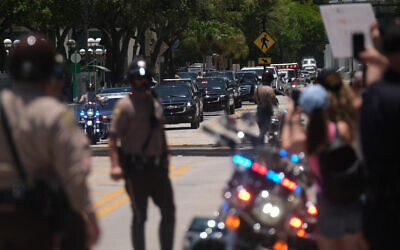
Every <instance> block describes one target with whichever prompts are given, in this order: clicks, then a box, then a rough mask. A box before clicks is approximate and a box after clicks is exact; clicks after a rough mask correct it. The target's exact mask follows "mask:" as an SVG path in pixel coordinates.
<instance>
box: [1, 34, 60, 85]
mask: <svg viewBox="0 0 400 250" xmlns="http://www.w3.org/2000/svg"><path fill="white" fill-rule="evenodd" d="M19 41H20V42H19V43H17V44H15V45H14V46H13V48H12V49H11V53H10V61H9V68H10V73H11V75H12V76H13V77H14V79H15V80H17V81H27V82H38V81H42V80H49V79H50V78H53V77H54V78H58V77H59V75H60V73H61V71H63V70H64V68H63V63H62V61H63V60H62V59H61V60H60V59H59V56H57V57H56V54H55V51H54V48H53V46H52V45H51V44H50V43H49V41H48V40H47V39H46V38H45V37H44V36H42V35H39V34H34V33H30V34H28V35H25V36H23V37H22V38H21V39H19ZM57 61H59V62H57Z"/></svg>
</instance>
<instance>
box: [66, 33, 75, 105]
mask: <svg viewBox="0 0 400 250" xmlns="http://www.w3.org/2000/svg"><path fill="white" fill-rule="evenodd" d="M67 46H68V52H69V53H68V56H69V58H68V59H69V60H71V59H72V58H71V56H72V54H74V59H73V60H71V61H72V62H73V63H74V72H73V74H72V79H73V85H72V99H74V98H76V97H77V95H78V83H77V81H76V71H77V67H76V66H77V65H76V64H77V62H78V59H77V53H76V52H75V53H72V51H73V50H74V49H75V46H76V42H75V40H74V39H68V41H67Z"/></svg>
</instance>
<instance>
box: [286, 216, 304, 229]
mask: <svg viewBox="0 0 400 250" xmlns="http://www.w3.org/2000/svg"><path fill="white" fill-rule="evenodd" d="M289 225H290V226H292V227H294V228H296V229H299V228H301V227H302V226H303V221H302V220H301V219H299V218H298V217H292V218H291V219H290V221H289Z"/></svg>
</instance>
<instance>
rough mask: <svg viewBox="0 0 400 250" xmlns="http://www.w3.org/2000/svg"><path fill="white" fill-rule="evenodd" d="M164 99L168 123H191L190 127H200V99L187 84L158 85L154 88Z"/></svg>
mask: <svg viewBox="0 0 400 250" xmlns="http://www.w3.org/2000/svg"><path fill="white" fill-rule="evenodd" d="M154 90H155V91H156V93H157V94H158V95H159V96H160V98H161V99H162V104H163V106H164V115H165V118H166V123H168V124H177V123H186V122H188V123H190V127H191V128H193V129H197V128H199V127H200V110H199V106H200V105H199V98H198V96H196V95H195V94H194V93H193V91H192V89H191V88H190V86H188V85H187V84H182V83H178V84H174V83H168V84H158V85H157V86H155V87H154Z"/></svg>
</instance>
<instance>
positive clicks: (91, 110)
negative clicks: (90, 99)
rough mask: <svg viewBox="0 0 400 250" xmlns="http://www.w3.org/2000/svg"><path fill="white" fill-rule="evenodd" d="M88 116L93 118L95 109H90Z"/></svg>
mask: <svg viewBox="0 0 400 250" xmlns="http://www.w3.org/2000/svg"><path fill="white" fill-rule="evenodd" d="M87 115H88V116H89V117H91V116H93V115H94V112H93V109H89V110H88V111H87Z"/></svg>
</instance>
